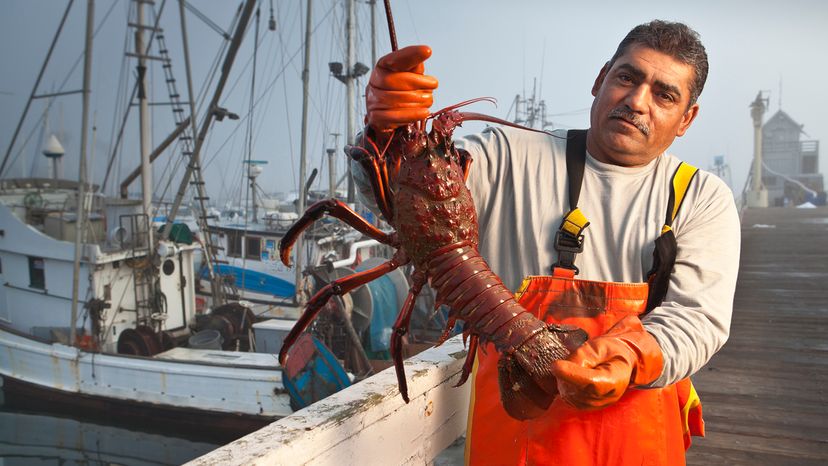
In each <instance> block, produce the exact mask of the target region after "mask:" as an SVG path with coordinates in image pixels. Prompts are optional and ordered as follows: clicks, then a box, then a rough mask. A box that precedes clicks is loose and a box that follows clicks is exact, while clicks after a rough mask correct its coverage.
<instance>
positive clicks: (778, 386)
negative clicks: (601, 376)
mask: <svg viewBox="0 0 828 466" xmlns="http://www.w3.org/2000/svg"><path fill="white" fill-rule="evenodd" d="M693 383H694V384H695V385H696V388H697V389H698V392H699V394H700V396H701V399H702V403H703V406H704V417H705V421H706V428H707V438H704V439H694V443H693V446H692V447H691V448H690V450H689V451H688V455H687V462H688V464H689V465H699V466H701V465H758V466H761V465H768V466H770V465H773V466H782V465H797V466H808V465H814V466H816V465H825V464H828V391H827V390H828V388H826V385H828V209H826V208H818V209H782V208H776V209H755V210H747V211H745V215H744V216H743V219H742V257H741V267H740V271H739V281H738V284H737V287H736V299H735V304H734V314H733V322H732V325H731V332H730V340H729V341H728V343H727V344H726V345H725V347H724V348H723V349H722V350H721V351H720V352H719V353H718V354H717V355H716V356H714V357H713V359H712V360H711V361H710V362H709V363H708V364H707V366H705V368H704V369H702V370H701V371H700V372H699V373H697V374H696V375H695V376H693Z"/></svg>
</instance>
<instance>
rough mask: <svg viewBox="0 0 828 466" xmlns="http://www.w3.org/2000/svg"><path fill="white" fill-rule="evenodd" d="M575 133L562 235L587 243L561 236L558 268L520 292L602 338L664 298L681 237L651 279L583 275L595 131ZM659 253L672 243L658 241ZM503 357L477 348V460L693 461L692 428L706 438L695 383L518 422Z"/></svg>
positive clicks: (472, 455) (533, 308)
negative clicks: (500, 371)
mask: <svg viewBox="0 0 828 466" xmlns="http://www.w3.org/2000/svg"><path fill="white" fill-rule="evenodd" d="M568 138H569V141H568V144H567V171H568V172H569V183H570V192H569V194H570V206H571V207H572V211H570V213H569V214H567V216H566V217H565V219H564V222H563V224H562V226H561V231H559V236H562V232H564V231H565V230H569V231H570V233H571V235H569V237H570V239H572V238H574V239H575V240H577V241H578V242H579V243H580V244H575V243H569V246H570V247H569V249H567V242H566V239H565V238H562V239H561V241H559V240H558V239H556V245H558V244H562V246H563V247H561V248H558V249H559V262H558V263H557V264H556V265H555V266H554V268H553V274H552V275H551V276H533V277H528V278H526V279H525V280H524V281H523V284H522V285H521V287H520V289H519V290H518V292H517V293H516V298H517V300H518V302H519V303H520V304H521V305H523V306H524V307H525V308H526V309H528V310H529V311H530V312H532V313H534V315H535V317H538V318H539V319H543V320H544V321H545V322H547V323H556V324H571V325H576V326H578V327H580V328H582V329H584V330H585V331H586V332H587V333H588V334H589V336H590V338H594V337H597V336H599V335H602V334H603V333H605V332H606V331H607V330H609V329H610V327H612V326H613V325H614V324H615V323H616V322H618V321H619V320H621V319H623V318H624V317H626V316H628V315H642V314H644V313H645V312H647V311H648V310H649V309H652V307H654V306H657V305H659V304H660V303H661V300H662V299H663V297H664V293H665V292H666V280H667V279H669V271H670V270H671V269H672V265H673V261H674V260H675V238H674V237H672V248H673V256H672V258H670V257H668V258H667V259H666V260H665V258H664V257H663V256H662V257H660V258H659V257H656V260H654V268H653V271H652V272H651V274H650V277H649V280H648V282H645V283H617V282H596V281H589V280H577V279H575V278H574V276H575V274H576V271H577V268H576V267H574V258H575V253H576V252H578V251H579V248H582V247H583V244H582V242H581V241H582V240H583V236H581V234H580V233H581V231H582V230H583V229H584V228H586V226H587V225H588V222H586V219H585V218H583V215H581V214H580V212H579V211H578V210H577V207H576V205H577V199H578V195H579V191H580V183H581V178H582V176H583V161H584V160H585V157H586V155H585V146H586V143H585V139H586V132H585V131H570V132H569V134H568ZM578 158H580V163H579V162H578V160H577V159H578ZM570 159H572V160H570ZM685 165H686V164H685ZM686 167H689V166H687V165H686ZM689 169H691V170H690V171H687V170H688V169H687V168H685V169H679V170H677V173H676V175H674V177H673V188H674V191H675V188H679V189H678V191H679V192H674V194H672V195H671V201H672V202H671V204H673V205H671V206H670V207H669V208H668V213H667V222H665V229H663V230H662V231H663V232H664V233H667V234H668V236H672V231H669V225H670V224H671V223H672V219H673V218H674V217H675V213H676V212H677V211H678V207H679V206H680V205H681V200H682V198H683V195H684V192H685V191H686V187H687V186H686V185H688V184H689V182H690V180H692V175H693V174H695V169H694V168H693V167H689ZM680 171H681V172H682V174H681V175H679V172H680ZM573 178H574V179H573ZM677 178H679V179H678V180H677ZM576 184H577V187H575V186H574V185H576ZM573 213H574V215H573ZM579 218H580V219H581V220H579ZM564 235H565V233H564ZM662 236H665V235H664V234H663V235H662ZM660 241H661V238H660ZM556 248H557V246H556ZM656 249H657V250H661V249H663V247H661V245H658V242H657V248H656ZM668 249H669V247H668ZM658 268H660V269H661V273H660V274H661V275H662V276H661V277H660V279H659V277H658V276H657V275H659V273H658V271H657V270H656V269H658ZM648 302H649V303H650V304H649V305H648ZM484 350H485V351H484ZM498 358H499V355H498V353H497V351H496V350H495V349H494V347H493V346H491V345H490V344H489V345H487V347H486V348H481V349H479V350H478V353H477V360H476V362H475V369H474V385H473V387H472V396H471V405H470V408H469V423H468V428H467V431H466V463H467V464H474V465H526V464H537V465H564V466H578V465H607V466H614V465H636V466H638V465H665V466H667V465H669V466H674V465H683V464H685V459H684V452H685V449H686V447H688V446H689V444H690V441H689V435H690V433H692V434H693V435H703V423H702V421H701V405H700V404H699V402H698V397H697V396H696V394H695V391H694V389H693V387H692V384H691V383H690V380H689V379H684V380H682V381H680V382H678V383H676V384H673V385H669V386H667V387H664V388H658V389H636V388H630V389H628V390H627V392H626V393H625V394H624V396H622V397H621V399H620V400H619V401H618V402H617V403H615V404H613V405H611V406H608V407H606V408H603V409H598V410H594V411H593V410H590V411H587V410H578V409H575V408H573V407H571V406H569V405H567V404H566V403H565V402H564V401H563V400H561V399H560V398H558V399H556V400H555V401H554V402H553V403H552V405H550V407H549V409H548V410H547V412H546V413H545V414H544V415H543V416H541V417H539V418H537V419H533V420H529V421H518V420H516V419H514V418H512V417H510V416H509V415H508V414H506V412H505V411H504V409H503V407H502V405H501V402H500V394H499V389H498V382H497V376H498V375H497V360H498Z"/></svg>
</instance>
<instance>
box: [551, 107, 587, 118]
mask: <svg viewBox="0 0 828 466" xmlns="http://www.w3.org/2000/svg"><path fill="white" fill-rule="evenodd" d="M589 109H590V107H584V108H579V109H577V110H570V111H568V112H562V113H552V114H549V115H547V116H550V117H559V116H571V115H580V114H582V113H585V112H587V111H589Z"/></svg>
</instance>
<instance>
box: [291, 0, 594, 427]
mask: <svg viewBox="0 0 828 466" xmlns="http://www.w3.org/2000/svg"><path fill="white" fill-rule="evenodd" d="M386 14H387V16H388V17H389V29H390V30H392V44H393V48H394V49H396V43H395V42H396V41H395V39H394V36H393V23H392V21H391V18H390V10H389V9H388V5H387V2H386ZM480 100H489V101H492V100H493V99H490V98H480V99H473V100H469V101H466V102H462V103H460V104H457V105H453V106H450V107H447V108H444V109H442V110H439V111H437V112H434V113H432V114H431V115H430V116H429V117H428V118H427V119H426V120H424V121H420V122H417V123H412V124H408V125H405V126H402V127H398V128H396V129H395V130H394V132H393V134H392V135H391V136H390V137H388V135H384V134H377V133H375V131H374V130H373V129H372V128H371V127H370V126H369V127H366V128H365V130H364V131H363V132H362V133H361V134H360V135H358V136H357V138H356V142H355V144H353V145H350V146H347V147H346V153H347V154H348V155H349V156H350V157H351V159H352V160H354V161H355V162H357V163H359V164H360V166H361V167H362V168H363V170H365V172H366V173H368V174H369V180H370V184H371V189H372V191H373V194H374V198H375V200H376V201H377V207H378V209H379V211H380V213H381V215H382V216H383V217H384V219H385V220H386V221H387V222H388V223H389V225H391V226H392V227H393V228H394V230H393V231H392V232H388V233H386V232H383V231H381V230H379V229H378V228H376V227H375V226H373V225H372V224H370V223H368V222H367V221H365V220H364V219H363V218H362V217H360V216H359V215H358V214H357V213H356V212H354V211H353V210H352V209H351V208H350V207H348V206H347V205H346V204H344V203H342V202H340V201H338V200H336V199H328V200H323V201H319V202H317V203H315V204H313V205H311V206H310V207H309V208H308V209H307V211H306V212H305V213H304V214H303V215H302V217H301V218H300V219H299V220H298V221H297V222H296V223H295V224H294V225H293V226H291V228H290V229H289V230H288V231H287V232H286V234H285V235H284V237H283V238H282V240H281V241H280V244H279V252H280V258H281V260H282V262H283V263H285V264H286V265H289V263H290V257H291V248H292V246H293V244H294V243H295V241H296V240H297V239H298V237H299V235H300V234H301V232H302V231H304V230H305V229H306V228H308V227H309V226H310V225H311V224H312V223H313V222H315V221H316V220H319V219H320V218H322V216H324V215H329V216H333V217H335V218H338V219H340V220H342V221H344V222H345V223H347V224H349V225H350V226H352V227H353V228H355V229H356V230H358V231H360V232H361V233H363V234H364V235H366V236H368V237H370V238H373V239H375V240H377V241H379V242H381V243H383V244H387V245H389V246H392V247H394V248H396V251H395V253H394V254H393V256H392V258H391V259H390V260H388V261H387V262H385V263H383V264H381V265H379V266H377V267H374V268H371V269H368V270H365V271H362V272H359V273H355V274H353V275H349V276H346V277H343V278H340V279H337V280H334V281H332V282H330V283H328V284H327V285H325V286H324V287H323V288H321V289H320V290H319V291H318V292H317V293H316V294H315V295H314V296H312V297H311V299H310V300H309V301H308V302H307V306H306V309H305V311H304V312H303V313H302V315H301V316H300V318H299V320H298V321H297V323H296V325H295V326H294V327H293V328H292V329H291V331H290V332H289V334H288V335H287V336H286V338H285V341H284V344H283V346H282V348H281V350H280V352H279V361H280V363H282V364H283V365H284V363H285V361H286V359H287V355H288V350H289V349H290V347H291V346H292V345H293V344H294V343H295V341H296V340H297V339H298V337H299V336H300V335H301V333H302V332H303V331H304V330H305V329H306V328H307V327H308V325H310V323H311V322H312V321H313V319H314V318H315V316H316V315H317V314H318V313H319V311H320V310H321V309H322V308H323V307H324V306H325V304H326V303H327V301H328V300H329V299H330V298H332V297H333V296H335V295H337V296H341V295H343V294H345V293H348V292H350V291H351V290H354V289H355V288H357V287H359V286H361V285H363V284H365V283H368V282H370V281H371V280H374V279H376V278H378V277H380V276H382V275H384V274H386V273H389V272H391V271H392V270H394V269H397V268H399V267H401V266H404V265H406V264H412V265H413V268H414V271H413V273H412V275H411V286H410V289H409V293H408V296H407V297H406V300H405V302H404V303H403V305H402V308H401V310H400V312H399V314H398V316H397V319H396V321H395V323H394V325H393V332H392V336H391V348H390V349H391V356H392V359H393V361H394V367H395V370H396V376H397V382H398V385H399V389H400V394H401V396H402V398H403V400H404V401H405V402H406V403H407V402H408V401H409V397H408V387H407V382H406V377H405V369H404V367H403V358H402V338H403V336H404V335H405V334H406V333H407V330H408V326H409V322H410V320H411V315H412V311H413V309H414V303H415V299H416V297H417V295H418V294H419V293H420V291H421V289H422V287H423V286H424V285H425V284H426V283H427V282H429V281H430V284H431V287H432V288H434V290H435V291H436V293H437V294H436V303H435V308H436V307H437V306H440V305H442V304H446V305H448V307H449V309H450V312H449V316H448V317H449V318H448V322H447V325H446V328H445V330H444V331H443V333H442V335H441V336H440V338H439V341H438V343H437V345H438V346H439V345H440V344H442V343H443V342H444V341H445V340H446V339H447V338H448V337H449V336H450V335H451V330H452V329H453V328H454V326H455V324H456V322H457V321H458V320H461V321H463V322H464V325H463V338H464V343H465V342H467V343H468V353H467V356H466V360H465V362H464V364H463V369H462V373H461V376H460V379H459V381H458V383H457V384H456V386H460V385H462V384H464V383H465V382H466V380H467V379H468V377H469V375H470V373H471V371H472V367H473V363H474V359H475V355H476V353H477V348H478V347H479V346H481V347H482V345H484V344H486V343H492V344H493V345H494V347H495V348H496V349H497V351H498V352H499V353H500V354H501V357H500V359H499V360H498V379H499V386H500V393H501V401H502V403H503V406H504V408H505V409H506V411H507V412H508V413H509V414H510V415H511V416H512V417H515V418H517V419H530V418H533V417H536V416H539V415H540V414H542V413H543V411H545V409H546V408H547V407H548V406H549V404H550V403H551V402H552V400H553V399H554V397H555V396H556V394H557V385H556V381H555V379H554V377H553V376H552V374H551V371H550V370H549V367H550V364H551V362H552V361H555V360H558V359H562V358H565V357H567V356H568V355H569V354H570V353H571V352H572V351H574V349H575V348H577V347H578V346H579V345H580V344H582V343H583V342H584V341H585V339H586V334H585V332H583V330H581V329H577V328H574V327H565V326H557V325H547V324H545V323H544V322H543V321H541V320H539V319H537V318H536V317H534V316H533V315H532V314H531V313H529V312H528V311H527V310H526V309H524V308H523V307H522V306H520V304H518V303H517V301H515V299H514V297H513V294H512V292H511V291H509V290H508V289H507V288H506V287H505V286H504V285H503V283H502V281H501V280H500V278H499V277H498V276H497V275H495V274H494V273H493V272H492V271H491V270H490V268H489V266H488V264H487V263H486V261H485V260H484V259H483V257H481V255H480V253H479V252H478V250H477V245H478V224H477V214H476V211H475V207H474V203H473V201H472V197H471V193H470V192H469V190H468V188H467V187H466V184H465V181H466V177H467V175H468V170H469V167H470V165H471V157H470V155H469V154H468V153H467V152H465V151H461V150H458V149H457V148H456V147H455V145H454V143H453V141H452V134H453V132H454V130H455V128H456V127H457V126H459V125H461V124H462V123H463V122H464V121H468V120H483V121H488V122H492V123H497V124H503V125H508V126H515V127H520V128H524V127H522V126H519V125H516V124H513V123H511V122H507V121H504V120H500V119H498V118H494V117H490V116H487V115H482V114H478V113H471V112H460V111H458V109H459V108H460V107H462V106H465V105H468V104H470V103H473V102H477V101H480ZM429 120H430V122H431V129H430V130H429V131H426V127H427V123H428V121H429ZM524 129H531V128H524ZM533 131H536V130H533ZM483 348H484V349H485V347H483Z"/></svg>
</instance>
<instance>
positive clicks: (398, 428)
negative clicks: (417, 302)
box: [189, 336, 471, 466]
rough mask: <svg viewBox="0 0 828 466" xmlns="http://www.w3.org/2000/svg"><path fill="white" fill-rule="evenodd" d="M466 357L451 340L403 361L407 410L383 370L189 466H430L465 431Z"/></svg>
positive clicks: (391, 371)
mask: <svg viewBox="0 0 828 466" xmlns="http://www.w3.org/2000/svg"><path fill="white" fill-rule="evenodd" d="M465 356H466V349H465V348H464V346H463V343H462V340H461V339H460V336H456V337H453V338H451V339H450V340H448V341H446V342H445V343H444V344H443V345H442V346H440V347H439V348H431V349H429V350H426V351H424V352H422V353H420V354H419V355H417V356H415V357H413V358H411V359H408V360H406V361H405V371H406V374H407V377H408V393H409V395H410V398H411V402H410V403H409V404H405V402H403V400H402V398H401V397H400V394H399V390H398V388H397V379H396V376H395V375H394V369H393V368H389V369H386V370H384V371H382V372H380V373H379V374H377V375H374V376H373V377H370V378H368V379H367V380H364V381H362V382H360V383H358V384H356V385H353V386H351V387H349V388H347V389H345V390H342V391H341V392H339V393H336V394H335V395H333V396H330V397H328V398H326V399H324V400H322V401H320V402H318V403H315V404H313V405H311V406H309V407H307V408H305V409H303V410H301V411H297V412H295V413H294V414H292V415H290V416H288V417H285V418H282V419H280V420H279V421H276V422H274V423H273V424H270V425H268V426H267V427H264V428H262V429H260V430H258V431H256V432H253V433H252V434H250V435H247V436H245V437H242V438H240V439H238V440H236V441H235V442H233V443H230V444H228V445H225V446H223V447H221V448H219V449H217V450H214V451H212V452H210V453H208V454H207V455H204V456H202V457H200V458H196V459H195V460H193V461H192V462H190V463H189V464H190V465H234V464H257V465H264V464H268V465H270V464H272V465H291V466H293V465H302V464H313V465H342V464H359V465H374V464H376V465H389V464H394V465H397V464H400V465H402V464H429V463H430V462H431V461H432V460H433V459H434V458H435V457H436V456H437V455H438V454H440V453H441V452H442V451H443V450H445V449H446V447H448V446H449V445H451V443H452V442H454V441H455V440H456V439H457V438H458V437H460V436H461V435H462V434H463V432H464V431H465V429H466V416H467V413H468V398H469V387H470V385H471V384H470V383H466V384H465V385H463V386H462V387H460V388H454V384H455V383H457V380H458V379H459V376H460V371H461V369H462V366H463V360H464V359H465Z"/></svg>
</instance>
